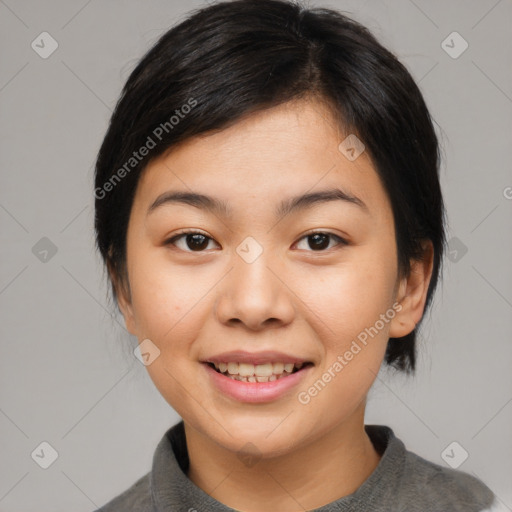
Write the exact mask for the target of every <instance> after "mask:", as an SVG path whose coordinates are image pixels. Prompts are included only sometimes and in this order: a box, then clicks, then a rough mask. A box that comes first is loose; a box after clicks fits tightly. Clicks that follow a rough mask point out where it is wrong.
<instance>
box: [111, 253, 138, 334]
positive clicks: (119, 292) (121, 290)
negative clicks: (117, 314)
mask: <svg viewBox="0 0 512 512" xmlns="http://www.w3.org/2000/svg"><path fill="white" fill-rule="evenodd" d="M107 267H108V273H109V276H110V279H111V281H112V283H113V285H114V287H115V290H116V297H117V304H118V305H119V309H120V310H121V314H122V315H123V317H124V322H125V324H126V329H127V330H128V331H129V332H130V333H131V334H133V335H134V336H136V334H135V333H136V330H135V325H136V322H135V316H134V314H133V306H132V302H131V293H130V289H129V284H128V285H126V284H125V280H124V279H122V278H121V277H120V276H118V274H117V272H116V271H115V269H114V268H113V266H112V264H111V263H110V262H109V263H107ZM127 280H128V278H127V277H126V281H127Z"/></svg>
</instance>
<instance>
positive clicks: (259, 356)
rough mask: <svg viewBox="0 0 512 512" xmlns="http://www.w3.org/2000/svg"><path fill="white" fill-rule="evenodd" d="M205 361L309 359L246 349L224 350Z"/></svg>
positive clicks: (278, 361) (277, 361)
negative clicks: (247, 350)
mask: <svg viewBox="0 0 512 512" xmlns="http://www.w3.org/2000/svg"><path fill="white" fill-rule="evenodd" d="M202 362H203V363H217V364H219V363H246V364H255V365H256V364H265V363H272V362H274V363H307V362H309V361H308V360H307V359H303V358H302V357H296V356H293V355H290V354H284V353H283V352H276V351H274V350H267V351H263V352H246V351H245V350H235V351H232V352H223V353H222V354H217V355H214V356H210V357H207V358H205V359H203V360H202Z"/></svg>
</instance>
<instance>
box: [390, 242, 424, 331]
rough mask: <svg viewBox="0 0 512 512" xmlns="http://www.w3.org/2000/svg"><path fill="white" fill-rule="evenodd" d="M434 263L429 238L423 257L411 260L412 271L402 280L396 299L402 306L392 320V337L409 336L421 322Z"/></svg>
mask: <svg viewBox="0 0 512 512" xmlns="http://www.w3.org/2000/svg"><path fill="white" fill-rule="evenodd" d="M433 263H434V248H433V245H432V242H431V241H430V240H427V241H425V242H424V243H423V257H422V259H421V260H411V271H410V273H409V275H408V276H407V277H404V278H402V280H401V282H400V286H399V288H398V292H397V295H396V301H397V302H399V303H400V305H401V307H402V308H401V310H400V311H399V312H398V313H397V314H396V315H395V317H394V318H393V320H392V321H391V325H390V329H389V337H390V338H402V337H403V336H407V334H409V333H411V332H412V331H413V330H414V328H415V327H416V325H417V324H418V323H419V322H420V320H421V318H422V316H423V311H424V309H425V303H426V300H427V292H428V287H429V284H430V279H431V277H432V269H433Z"/></svg>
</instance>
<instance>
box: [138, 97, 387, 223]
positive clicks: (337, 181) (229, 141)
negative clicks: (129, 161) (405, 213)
mask: <svg viewBox="0 0 512 512" xmlns="http://www.w3.org/2000/svg"><path fill="white" fill-rule="evenodd" d="M348 135H350V134H349V133H344V132H343V131H342V129H341V127H340V125H339V123H338V122H336V119H335V118H334V116H333V114H332V112H331V111H330V110H329V109H328V108H327V107H326V106H325V105H324V104H323V103H320V102H316V101H311V100H302V101H294V102H289V103H286V104H283V105H280V106H278V107H274V108H272V109H267V110H264V111H260V112H257V113H253V114H250V115H248V116H246V117H244V118H243V119H241V120H239V121H238V122H236V123H235V124H233V125H231V126H230V127H229V128H227V129H224V130H221V131H218V132H213V133H207V134H204V135H201V136H197V137H193V138H190V139H188V140H186V141H184V142H183V143H181V144H179V145H177V146H175V147H172V148H170V149H169V150H168V151H167V152H165V153H164V154H163V155H161V156H160V157H159V158H157V159H155V160H154V161H153V162H151V163H150V164H149V165H148V166H147V168H146V169H145V170H144V172H143V174H142V177H141V178H140V181H139V185H138V190H137V193H136V203H137V204H138V205H144V206H145V208H146V209H147V208H148V207H150V205H151V204H152V203H153V202H154V201H155V198H157V197H158V196H159V195H160V194H162V193H165V192H167V191H169V190H175V191H176V190H178V191H181V192H197V193H201V194H204V195H210V196H215V197H217V198H219V199H220V200H221V201H223V202H225V203H226V204H228V205H230V206H233V207H235V208H244V207H247V206H248V205H249V204H256V203H257V202H261V201H262V200H263V201H265V202H266V201H268V200H269V199H270V198H273V201H274V199H275V200H276V201H275V202H277V199H279V202H280V203H282V199H283V198H286V197H290V196H294V195H299V194H304V193H305V192H308V191H309V192H314V191H316V190H325V189H329V188H341V189H342V190H343V191H344V192H346V193H347V194H350V195H355V196H357V197H359V198H361V200H362V201H363V202H364V203H365V204H369V205H371V204H373V205H375V206H378V207H382V206H383V205H384V204H383V203H385V202H386V201H387V198H386V194H385V191H384V190H383V189H382V186H381V184H380V180H379V178H378V176H377V174H376V172H375V170H374V167H373V164H372V162H371V159H370V158H369V156H368V155H367V154H366V152H363V153H362V154H361V155H360V156H359V157H358V158H356V159H355V160H353V161H352V160H349V159H348V158H347V156H346V153H344V152H343V151H341V150H340V143H342V142H343V141H344V140H345V139H346V137H347V136H348ZM251 201H254V202H256V203H251ZM141 213H142V212H141Z"/></svg>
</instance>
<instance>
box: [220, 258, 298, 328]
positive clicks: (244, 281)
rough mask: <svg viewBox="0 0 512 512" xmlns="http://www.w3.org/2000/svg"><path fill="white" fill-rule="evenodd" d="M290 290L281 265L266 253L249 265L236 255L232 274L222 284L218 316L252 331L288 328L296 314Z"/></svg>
mask: <svg viewBox="0 0 512 512" xmlns="http://www.w3.org/2000/svg"><path fill="white" fill-rule="evenodd" d="M290 288H291V283H288V282H287V280H286V276H285V275H284V272H283V269H282V265H279V263H277V262H276V260H275V258H269V257H267V255H266V253H265V251H263V253H262V254H261V255H260V256H259V257H258V258H257V259H256V260H255V261H252V262H250V263H249V262H247V261H245V260H244V259H243V258H241V257H239V256H238V254H236V253H235V254H234V258H233V268H232V270H231V272H229V273H228V274H227V276H226V277H225V279H223V280H222V281H221V282H220V283H219V288H218V296H217V299H216V301H215V314H216V317H217V319H218V320H219V321H220V322H222V323H223V324H226V325H236V324H242V325H243V326H245V327H246V328H247V329H250V330H252V331H258V330H262V329H266V328H269V327H272V326H274V327H281V326H284V325H287V324H289V323H290V322H292V320H293V318H294V315H295V309H294V307H293V297H294V294H293V292H292V290H291V289H290Z"/></svg>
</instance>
